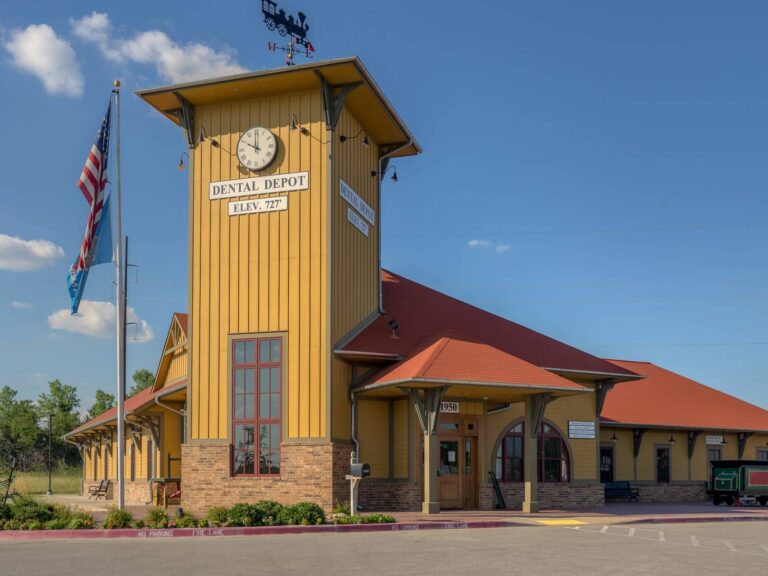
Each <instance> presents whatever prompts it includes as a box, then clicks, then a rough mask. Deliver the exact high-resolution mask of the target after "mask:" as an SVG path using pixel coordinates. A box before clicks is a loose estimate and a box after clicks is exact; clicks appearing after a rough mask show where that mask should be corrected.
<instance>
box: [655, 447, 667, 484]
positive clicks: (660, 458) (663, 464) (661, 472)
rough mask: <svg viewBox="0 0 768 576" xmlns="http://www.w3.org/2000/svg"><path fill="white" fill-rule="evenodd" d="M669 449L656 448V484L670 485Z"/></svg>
mask: <svg viewBox="0 0 768 576" xmlns="http://www.w3.org/2000/svg"><path fill="white" fill-rule="evenodd" d="M669 478H670V476H669V448H656V482H659V483H661V484H669Z"/></svg>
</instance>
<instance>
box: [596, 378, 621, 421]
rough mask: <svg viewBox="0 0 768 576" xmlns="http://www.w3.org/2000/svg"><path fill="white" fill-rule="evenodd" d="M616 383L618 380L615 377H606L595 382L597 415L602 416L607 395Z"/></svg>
mask: <svg viewBox="0 0 768 576" xmlns="http://www.w3.org/2000/svg"><path fill="white" fill-rule="evenodd" d="M615 384H616V380H615V379H613V378H605V379H603V380H598V381H596V382H595V392H596V394H595V416H597V417H598V418H600V414H602V413H603V406H604V405H605V397H606V396H607V395H608V392H610V390H611V388H613V387H614V385H615Z"/></svg>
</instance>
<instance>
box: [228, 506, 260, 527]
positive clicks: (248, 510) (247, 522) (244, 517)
mask: <svg viewBox="0 0 768 576" xmlns="http://www.w3.org/2000/svg"><path fill="white" fill-rule="evenodd" d="M260 523H261V513H260V511H259V510H257V509H256V507H255V506H253V505H251V504H248V503H246V502H240V503H238V504H235V505H234V506H232V508H230V509H229V510H228V511H227V526H259V525H260Z"/></svg>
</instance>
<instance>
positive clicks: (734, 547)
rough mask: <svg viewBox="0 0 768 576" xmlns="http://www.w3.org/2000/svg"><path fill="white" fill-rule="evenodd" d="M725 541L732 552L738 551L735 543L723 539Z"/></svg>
mask: <svg viewBox="0 0 768 576" xmlns="http://www.w3.org/2000/svg"><path fill="white" fill-rule="evenodd" d="M723 543H725V545H726V546H728V550H730V551H731V552H736V551H737V550H736V546H734V545H733V544H731V543H730V542H728V540H723Z"/></svg>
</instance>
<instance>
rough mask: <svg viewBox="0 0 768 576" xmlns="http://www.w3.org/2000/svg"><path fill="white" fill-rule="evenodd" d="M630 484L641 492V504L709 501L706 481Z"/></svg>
mask: <svg viewBox="0 0 768 576" xmlns="http://www.w3.org/2000/svg"><path fill="white" fill-rule="evenodd" d="M630 484H631V485H632V487H633V488H637V489H638V490H639V491H640V502H704V501H706V500H707V486H706V482H704V481H700V482H683V483H674V484H641V483H640V482H630ZM609 502H614V500H609Z"/></svg>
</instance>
